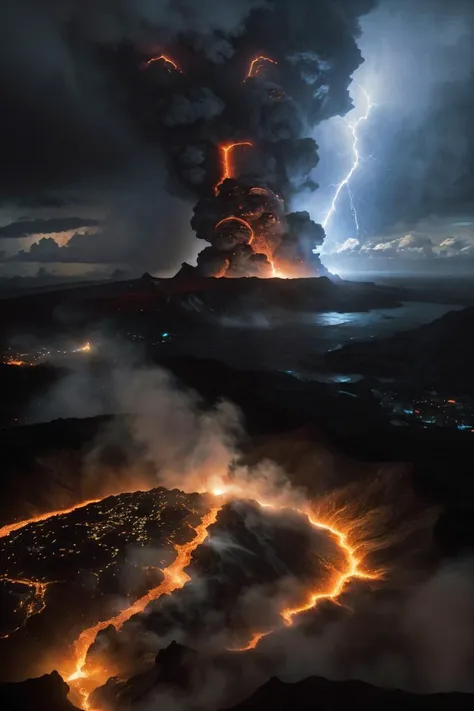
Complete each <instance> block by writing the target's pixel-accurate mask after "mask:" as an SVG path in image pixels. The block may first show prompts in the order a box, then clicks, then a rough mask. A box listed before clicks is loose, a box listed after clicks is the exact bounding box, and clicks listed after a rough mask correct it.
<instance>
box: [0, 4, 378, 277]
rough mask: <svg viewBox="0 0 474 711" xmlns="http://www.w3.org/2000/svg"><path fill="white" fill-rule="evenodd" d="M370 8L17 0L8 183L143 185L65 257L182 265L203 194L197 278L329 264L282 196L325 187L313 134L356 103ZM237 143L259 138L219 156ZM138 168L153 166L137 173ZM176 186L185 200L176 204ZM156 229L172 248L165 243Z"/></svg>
mask: <svg viewBox="0 0 474 711" xmlns="http://www.w3.org/2000/svg"><path fill="white" fill-rule="evenodd" d="M374 5H375V0H338V2H333V0H320V1H319V2H317V3H315V2H312V0H296V1H295V2H291V3H290V2H287V0H233V1H232V2H226V3H225V4H223V3H221V2H219V0H206V1H203V2H199V3H194V2H192V0H180V2H174V1H173V2H171V0H155V1H154V2H151V1H150V0H140V2H138V0H133V1H132V0H122V1H121V2H120V3H118V2H112V1H109V0H101V1H98V2H95V3H87V4H86V6H84V3H83V2H80V1H79V0H67V1H65V2H57V1H56V0H44V2H42V3H41V4H38V3H34V2H32V1H31V0H18V1H17V2H14V1H13V0H7V2H6V3H4V7H3V6H2V10H1V12H2V16H1V19H2V21H1V22H0V29H1V30H4V31H5V32H4V34H5V36H3V35H2V37H1V39H2V42H1V43H0V45H1V46H0V59H1V58H3V59H4V60H5V61H4V62H3V63H2V64H3V65H4V67H2V69H1V70H0V80H2V82H3V84H5V91H7V94H6V102H7V103H8V104H9V106H10V107H11V111H10V112H9V114H11V119H9V122H10V123H9V125H8V129H9V130H8V131H7V132H6V133H7V136H8V138H7V140H5V142H4V143H3V142H2V143H0V147H1V148H2V153H3V155H4V165H6V166H7V169H5V170H6V174H7V175H8V178H6V179H5V180H4V182H5V184H7V185H8V186H9V189H14V190H15V191H17V190H18V189H19V186H20V184H21V183H23V184H24V185H25V186H26V185H27V186H28V190H38V191H40V190H42V191H43V190H45V189H48V188H52V189H54V190H57V189H58V188H60V189H63V188H64V186H65V185H68V184H69V183H70V182H71V183H72V182H75V184H76V185H79V186H80V187H79V190H84V189H87V190H89V192H90V191H91V190H92V191H93V190H94V189H95V188H96V187H97V186H99V187H100V186H103V185H104V181H105V184H107V182H108V183H109V185H110V184H111V183H112V187H114V186H116V184H117V183H116V181H117V176H119V175H120V176H125V175H127V174H129V175H131V180H130V181H129V182H128V183H127V181H126V180H122V178H121V180H122V182H121V184H126V185H130V184H131V185H132V189H131V190H130V196H127V195H126V194H123V192H124V191H123V190H122V191H121V192H122V194H121V195H120V203H121V204H120V206H119V207H118V208H117V206H114V205H112V209H113V210H115V213H116V214H119V213H120V215H121V216H122V215H125V216H126V218H127V219H125V220H124V219H122V217H121V219H120V222H121V223H123V224H121V225H120V226H119V228H118V227H117V224H116V221H114V220H112V221H110V220H107V221H106V224H107V225H108V227H107V228H106V229H104V231H103V232H102V233H100V234H97V235H95V234H94V235H93V236H92V237H91V236H90V235H85V236H82V235H79V236H78V238H77V239H76V240H75V244H74V249H73V250H72V247H71V250H68V249H63V251H62V252H60V253H59V252H58V254H57V258H58V261H63V262H64V261H68V260H71V261H73V262H79V261H81V260H82V261H84V253H85V252H92V253H93V255H96V254H98V255H99V256H100V261H102V262H103V261H105V260H104V257H106V255H107V252H108V253H109V261H110V262H113V263H126V264H127V265H128V266H129V267H130V266H135V268H138V267H139V266H140V267H141V268H143V266H144V264H147V268H148V269H162V267H163V263H165V267H166V268H167V269H168V268H171V262H173V263H174V264H176V263H177V262H178V263H179V262H180V261H181V260H182V258H183V255H184V253H186V252H187V253H188V254H189V255H190V256H191V255H192V254H193V253H195V252H196V246H194V247H193V245H190V244H189V242H187V239H188V235H189V234H190V232H188V231H187V230H186V228H185V227H184V226H183V224H182V223H183V220H182V217H183V215H184V214H185V213H186V210H187V207H188V205H189V204H194V205H195V211H194V212H195V216H194V219H193V221H192V228H193V230H194V231H195V233H196V236H197V237H198V238H199V239H200V240H203V241H204V249H203V250H202V252H201V255H200V257H199V260H198V270H199V272H200V273H201V274H206V275H208V274H215V275H217V274H221V275H223V274H226V275H228V276H239V275H252V274H255V275H260V276H272V275H280V274H282V275H289V276H291V275H294V276H297V275H303V276H305V275H310V274H314V275H318V274H321V273H323V268H322V266H321V263H320V260H319V257H318V256H317V255H315V254H314V253H313V249H314V248H315V247H317V246H318V244H320V243H321V241H322V239H323V238H324V233H323V231H322V229H321V228H320V227H318V226H317V225H315V224H314V223H312V222H311V220H310V218H309V216H308V215H299V216H294V215H291V214H288V207H287V206H288V205H289V201H290V199H291V198H292V197H293V196H294V195H295V194H296V193H298V191H300V190H305V192H308V190H309V191H312V190H314V189H316V187H317V186H316V184H315V183H314V182H313V181H311V180H310V179H309V175H310V173H311V171H312V170H313V169H314V168H315V166H316V165H317V163H318V160H319V157H318V150H317V145H316V143H315V142H314V140H313V139H312V138H310V137H309V136H310V135H311V134H312V131H313V129H314V126H315V125H316V124H318V123H319V122H320V121H322V120H324V119H326V118H328V117H330V116H333V115H338V114H341V115H344V114H345V113H347V111H348V110H350V108H351V102H350V98H349V94H348V91H347V87H348V85H349V83H350V78H351V74H352V73H353V72H354V71H355V70H356V69H357V67H358V66H359V65H360V64H361V62H362V57H361V54H360V52H359V50H358V47H357V43H356V39H357V37H358V34H359V17H360V16H361V15H362V14H363V13H367V12H369V11H370V10H371V9H372V8H373V7H374ZM254 60H256V61H254ZM7 67H10V68H14V70H13V69H8V70H7ZM3 84H2V86H3ZM59 97H60V99H59ZM25 113H26V114H27V115H28V128H27V130H26V129H25ZM17 115H18V116H19V117H21V120H16V119H15V117H16V116H17ZM10 124H11V126H10ZM58 135H60V136H61V143H60V145H59V144H58ZM2 139H3V136H1V135H0V141H1V140H2ZM233 143H245V144H249V143H250V144H251V146H250V145H246V146H245V147H244V146H242V147H239V148H236V149H233V150H231V151H229V152H228V154H227V156H226V160H224V154H223V149H224V148H225V147H226V146H229V145H231V144H233ZM58 146H59V148H58ZM3 149H4V150H3ZM33 153H34V154H35V163H34V165H30V158H31V155H32V154H33ZM227 159H228V160H227ZM162 161H164V163H165V166H166V168H165V172H166V176H167V177H166V178H165V185H164V186H162V185H160V184H159V183H160V181H159V180H157V179H156V176H155V175H154V173H153V171H152V170H151V169H150V165H152V166H158V170H157V172H158V173H159V172H160V170H161V162H162ZM140 166H145V167H146V168H147V169H146V171H145V170H144V172H145V173H147V175H145V176H144V177H142V178H141V179H140V176H139V172H140ZM149 175H151V179H149V177H148V176H149ZM111 176H112V181H110V177H111ZM0 179H1V176H0ZM152 179H153V180H154V181H155V185H156V191H155V190H154V189H153V188H154V185H152ZM20 187H21V186H20ZM142 187H143V188H144V189H142ZM137 193H140V195H141V199H138V198H137ZM167 194H168V198H169V196H170V194H171V195H172V196H173V198H179V199H181V200H184V201H185V202H184V203H183V202H180V201H179V200H173V201H172V200H170V199H169V200H168V202H169V204H167V202H166V198H164V196H166V195H167ZM109 203H110V200H107V199H106V196H105V198H104V204H109ZM144 203H146V204H144ZM183 204H184V205H185V209H184V208H183ZM141 211H143V217H141V216H140V214H139V213H140V212H141ZM157 212H158V213H159V214H158V215H157ZM173 215H174V219H173ZM229 217H232V218H234V219H233V220H231V221H227V222H226V223H224V225H222V224H221V226H219V227H216V225H218V224H219V222H221V220H223V219H226V218H229ZM237 218H239V219H237ZM244 222H245V223H247V224H244ZM109 223H110V225H109ZM313 238H314V242H313ZM153 239H155V240H157V241H160V242H161V243H163V245H164V246H163V247H160V248H159V249H156V248H154V247H153ZM95 242H97V243H98V244H100V243H101V242H102V243H104V244H105V249H103V250H102V249H101V248H100V247H98V246H94V247H93V246H92V243H95ZM206 243H207V244H206ZM195 244H196V243H194V245H195ZM185 245H186V249H183V247H184V246H185ZM44 246H46V245H44ZM82 246H83V247H84V248H82ZM147 255H148V256H149V258H148V259H147ZM36 256H38V255H36ZM48 257H49V259H53V258H54V257H55V255H51V254H50V253H48ZM24 258H25V259H26V257H24ZM85 261H87V259H86V260H85Z"/></svg>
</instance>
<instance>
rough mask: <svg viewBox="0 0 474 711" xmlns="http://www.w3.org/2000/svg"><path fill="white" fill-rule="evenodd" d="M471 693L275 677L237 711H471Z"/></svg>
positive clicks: (238, 707) (236, 707)
mask: <svg viewBox="0 0 474 711" xmlns="http://www.w3.org/2000/svg"><path fill="white" fill-rule="evenodd" d="M471 703H472V697H471V696H470V695H469V694H429V695H421V694H411V693H408V692H406V691H398V690H396V689H379V688H378V687H376V686H372V685H371V684H365V683H364V682H362V681H331V680H329V679H323V678H321V677H318V676H311V677H309V678H308V679H304V680H303V681H300V682H297V683H295V684H291V683H285V682H283V681H281V680H280V679H277V678H276V677H273V678H272V679H270V681H268V682H267V683H266V684H264V685H263V686H261V687H260V688H259V689H258V690H257V691H256V692H255V693H254V694H252V696H251V697H250V698H248V699H247V700H246V701H243V702H242V703H241V704H239V705H238V706H235V707H234V711H260V710H261V709H274V710H277V711H294V709H297V710H298V711H316V710H317V711H333V710H334V709H342V708H351V707H352V708H354V707H356V708H363V709H382V708H387V709H389V708H398V709H400V708H403V709H414V710H417V709H420V711H421V710H422V709H467V708H470V706H471Z"/></svg>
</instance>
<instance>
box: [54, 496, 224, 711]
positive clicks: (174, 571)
mask: <svg viewBox="0 0 474 711" xmlns="http://www.w3.org/2000/svg"><path fill="white" fill-rule="evenodd" d="M220 510H221V506H217V507H215V508H213V509H211V511H210V512H209V513H208V514H206V515H205V516H204V517H203V519H202V521H201V523H200V524H199V525H198V526H196V528H195V529H194V530H195V533H196V535H195V536H194V538H193V539H192V540H191V541H189V542H188V543H184V544H182V545H177V546H176V547H175V550H176V558H175V559H174V561H173V563H171V565H170V566H168V568H165V569H164V570H163V576H164V577H163V581H162V582H161V583H160V585H158V586H157V587H155V588H152V589H151V590H150V591H149V592H147V593H146V595H143V597H140V598H138V600H135V602H134V603H133V604H132V605H130V607H127V608H125V609H124V610H122V612H120V613H119V614H118V615H116V616H115V617H112V618H110V619H109V620H103V621H102V622H98V623H97V624H96V625H93V626H92V627H89V628H88V629H85V630H84V631H83V632H81V634H80V635H79V637H78V639H77V640H76V642H75V644H74V658H75V671H74V672H73V673H72V674H71V675H70V676H69V677H68V678H67V681H68V683H69V684H70V686H71V688H72V690H73V692H74V691H75V692H76V693H77V694H78V697H79V698H80V699H81V703H82V707H83V709H85V711H92V709H91V706H90V703H89V697H90V695H91V694H92V692H93V691H94V690H95V689H97V688H98V687H99V686H102V684H104V683H105V682H106V681H107V679H108V678H109V677H110V676H111V674H110V671H108V670H107V669H105V668H103V667H98V668H92V669H90V668H88V667H87V666H86V661H87V653H88V651H89V648H90V646H91V644H93V642H94V641H95V639H96V637H97V635H98V633H99V632H100V631H101V630H104V629H105V628H106V627H108V626H109V625H113V627H115V629H116V630H119V629H121V627H122V626H123V625H124V623H125V622H127V621H128V620H129V619H130V618H131V617H133V616H134V615H137V614H138V613H139V612H143V610H144V609H145V608H146V606H147V605H148V604H149V603H150V602H152V601H153V600H157V599H158V598H159V597H161V596H162V595H169V594H170V593H172V592H173V591H174V590H178V589H179V588H182V587H183V586H184V585H186V583H187V582H188V581H189V580H190V577H189V575H188V574H187V573H186V572H185V569H186V568H187V566H188V565H189V564H190V562H191V558H192V555H193V553H194V551H195V550H196V548H198V547H199V546H200V545H201V543H203V542H204V541H205V539H206V538H207V530H208V528H209V527H210V526H212V524H213V523H215V522H216V520H217V515H218V513H219V511H220Z"/></svg>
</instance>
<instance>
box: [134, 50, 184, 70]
mask: <svg viewBox="0 0 474 711" xmlns="http://www.w3.org/2000/svg"><path fill="white" fill-rule="evenodd" d="M154 62H165V64H166V65H168V68H169V69H171V67H172V68H173V69H174V70H175V71H176V72H179V73H180V74H182V73H183V72H182V70H181V69H180V68H179V66H178V65H177V64H176V62H175V61H174V59H171V57H168V55H166V54H160V55H159V56H157V57H150V59H147V61H146V62H143V64H142V69H147V68H148V67H150V66H151V65H152V64H153V63H154Z"/></svg>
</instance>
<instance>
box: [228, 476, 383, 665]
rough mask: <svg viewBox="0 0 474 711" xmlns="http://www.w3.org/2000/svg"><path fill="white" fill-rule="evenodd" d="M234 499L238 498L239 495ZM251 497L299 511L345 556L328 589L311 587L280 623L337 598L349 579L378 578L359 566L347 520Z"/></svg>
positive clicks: (253, 642) (255, 637)
mask: <svg viewBox="0 0 474 711" xmlns="http://www.w3.org/2000/svg"><path fill="white" fill-rule="evenodd" d="M219 491H220V493H219V495H220V496H224V490H223V489H220V490H219ZM247 497H248V494H247ZM237 498H242V497H241V496H239V497H237ZM253 498H254V499H255V501H257V503H258V504H259V505H260V506H262V508H269V509H273V510H275V511H278V510H283V509H284V508H290V509H291V510H292V511H294V512H296V513H298V514H301V515H302V516H306V517H307V519H308V521H309V523H310V524H311V526H313V527H314V528H317V529H318V530H320V531H326V532H327V533H329V534H331V535H332V536H333V537H334V538H335V539H336V541H337V544H338V547H339V549H340V550H341V551H342V552H343V553H344V557H345V559H346V566H345V569H344V570H343V571H335V573H336V575H335V578H334V579H333V581H332V583H331V586H330V587H329V589H328V590H323V591H321V590H311V591H309V593H308V596H307V598H306V600H305V602H303V603H301V604H300V605H297V606H295V607H288V608H285V609H283V610H282V611H281V613H280V616H281V619H282V621H283V624H284V625H285V626H286V627H289V626H290V625H292V624H293V618H294V617H295V616H297V615H299V614H301V613H302V612H307V611H308V610H311V609H313V608H314V607H316V605H317V604H318V602H320V601H321V600H337V598H338V597H339V596H340V594H341V593H342V592H343V590H344V587H345V586H346V584H347V583H348V582H349V581H350V580H354V579H361V580H379V579H380V578H381V574H380V573H377V572H375V571H365V570H363V569H362V567H361V563H362V560H361V558H359V557H358V556H357V546H356V545H353V544H351V543H350V541H349V536H350V528H351V527H350V523H347V524H346V527H347V530H343V529H342V528H341V526H340V525H336V524H335V523H333V522H331V521H328V520H325V519H323V518H321V519H319V518H315V515H314V514H313V513H312V512H311V511H308V510H304V509H300V508H297V507H283V506H277V505H274V504H272V503H269V502H267V501H262V500H259V498H258V497H253ZM274 631H275V629H269V630H265V631H262V630H259V631H256V632H253V633H252V636H251V638H250V640H249V641H248V642H247V644H246V645H245V646H243V647H238V648H233V649H230V650H229V651H233V652H245V651H248V650H250V649H255V647H256V646H257V645H258V643H259V642H260V640H261V639H263V638H264V637H266V636H267V635H269V634H271V633H272V632H274Z"/></svg>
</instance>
